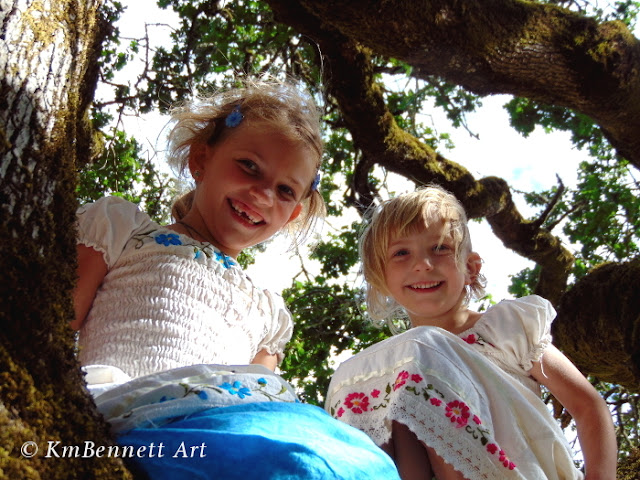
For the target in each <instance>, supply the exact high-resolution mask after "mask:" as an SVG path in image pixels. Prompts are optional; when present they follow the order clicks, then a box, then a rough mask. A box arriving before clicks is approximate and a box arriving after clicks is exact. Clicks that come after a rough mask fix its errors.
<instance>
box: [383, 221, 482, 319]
mask: <svg viewBox="0 0 640 480" xmlns="http://www.w3.org/2000/svg"><path fill="white" fill-rule="evenodd" d="M444 228H445V226H444V223H442V222H439V223H436V224H433V225H431V226H430V227H429V228H425V227H423V226H418V227H416V228H415V229H410V230H409V231H408V232H406V233H405V234H404V235H402V236H398V237H396V238H393V239H391V241H390V242H389V245H388V248H387V252H386V257H385V268H384V279H385V284H386V287H387V290H388V293H389V294H390V295H391V296H392V297H393V298H394V299H395V301H396V302H398V303H399V304H400V305H402V306H403V307H404V308H405V310H406V311H407V314H408V315H409V318H410V319H411V323H412V324H413V325H414V326H419V325H434V326H440V327H442V328H448V327H450V325H451V324H452V322H453V321H454V317H455V316H456V315H457V314H458V313H459V312H460V310H461V309H462V308H463V307H464V299H465V295H466V291H465V286H466V285H469V284H470V283H471V280H472V276H473V274H474V269H475V268H477V259H476V257H477V254H475V253H469V254H468V255H467V258H466V259H465V264H466V268H464V269H461V268H460V267H459V265H458V263H457V262H456V255H455V249H456V245H455V244H454V242H453V240H452V238H451V237H450V236H449V235H447V234H444V236H443V233H444ZM475 273H476V274H477V272H475Z"/></svg>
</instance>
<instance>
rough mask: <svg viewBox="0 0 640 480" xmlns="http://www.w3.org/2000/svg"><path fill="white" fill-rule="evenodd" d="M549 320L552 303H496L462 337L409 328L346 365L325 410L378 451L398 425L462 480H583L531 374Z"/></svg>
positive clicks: (526, 300) (532, 300)
mask: <svg viewBox="0 0 640 480" xmlns="http://www.w3.org/2000/svg"><path fill="white" fill-rule="evenodd" d="M554 317H555V311H554V310H553V308H552V307H551V305H550V304H549V302H547V301H546V300H544V299H542V298H540V297H537V296H529V297H524V298H521V299H518V300H508V301H503V302H501V303H499V304H498V305H496V306H494V307H492V308H491V309H489V310H488V311H487V312H486V313H484V315H483V316H482V317H481V318H480V319H479V320H478V321H477V322H476V324H475V325H474V327H473V328H471V329H470V330H467V331H466V332H463V333H462V334H460V335H458V336H456V335H453V334H451V333H449V332H447V331H445V330H442V329H440V328H436V327H416V328H412V329H411V330H409V331H407V332H405V333H402V334H400V335H397V336H395V337H392V338H390V339H387V340H384V341H383V342H380V343H378V344H376V345H374V346H372V347H369V348H367V349H366V350H364V351H362V352H360V353H358V354H357V355H355V356H354V357H353V358H351V359H349V360H347V361H346V362H344V363H342V364H341V365H340V367H339V368H338V369H337V371H336V373H335V374H334V376H333V378H332V381H331V384H330V386H329V392H328V394H327V399H326V403H325V406H326V409H327V410H328V411H329V413H330V414H331V415H332V416H334V417H335V418H339V419H340V420H342V421H344V422H346V423H348V424H350V425H353V426H355V427H357V428H359V429H360V430H363V431H364V432H365V433H367V434H368V435H369V436H370V437H371V438H372V439H373V440H374V442H375V443H376V444H378V445H382V444H384V443H386V442H388V441H389V439H390V437H391V423H392V421H397V422H400V423H402V424H404V425H406V426H408V427H409V428H410V429H411V430H412V431H413V432H414V433H415V434H416V435H417V437H418V438H419V439H420V440H421V441H423V442H424V443H425V444H426V445H428V446H430V447H432V448H434V449H435V450H436V452H438V454H439V455H440V456H441V457H442V458H443V459H444V460H445V461H446V462H447V463H449V464H451V465H453V467H454V468H455V469H456V470H458V471H460V472H462V474H463V475H464V476H465V477H466V478H470V479H496V478H519V479H547V478H548V479H580V478H582V473H581V472H580V471H579V470H577V469H576V468H575V466H574V464H573V460H572V452H571V449H570V447H569V445H568V443H567V441H566V439H565V437H564V435H563V433H562V431H561V429H560V428H559V426H558V424H557V422H556V421H555V419H554V418H553V416H552V415H551V413H550V412H549V410H548V408H547V406H546V405H545V404H544V403H543V402H542V400H541V399H540V390H539V385H538V384H537V382H536V381H535V380H534V379H533V378H532V377H530V376H529V375H528V373H527V371H528V370H530V369H531V368H532V366H533V365H532V362H533V361H540V359H541V357H542V353H543V351H544V348H545V347H546V346H547V345H549V343H550V341H551V336H550V333H549V331H550V326H551V321H552V320H553V318H554ZM543 368H544V363H543Z"/></svg>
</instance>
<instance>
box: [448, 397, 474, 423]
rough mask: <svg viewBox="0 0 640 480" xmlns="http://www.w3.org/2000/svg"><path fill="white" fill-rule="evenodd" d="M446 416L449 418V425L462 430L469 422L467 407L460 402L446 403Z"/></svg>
mask: <svg viewBox="0 0 640 480" xmlns="http://www.w3.org/2000/svg"><path fill="white" fill-rule="evenodd" d="M445 410H446V412H447V413H446V416H447V417H449V419H450V420H451V423H455V424H456V427H458V428H462V427H464V426H466V425H467V421H468V420H469V416H470V413H469V407H468V406H467V405H466V404H465V403H464V402H461V401H460V400H453V401H452V402H449V403H447V407H446V409H445Z"/></svg>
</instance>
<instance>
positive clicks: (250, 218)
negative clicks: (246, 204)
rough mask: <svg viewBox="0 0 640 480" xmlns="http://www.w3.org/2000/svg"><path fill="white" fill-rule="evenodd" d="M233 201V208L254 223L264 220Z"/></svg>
mask: <svg viewBox="0 0 640 480" xmlns="http://www.w3.org/2000/svg"><path fill="white" fill-rule="evenodd" d="M230 203H231V208H233V209H234V210H235V211H236V212H237V213H239V214H240V215H242V216H243V217H245V218H246V219H247V220H249V221H250V222H251V223H253V224H254V225H257V224H258V223H261V222H262V219H261V218H256V217H254V216H252V215H250V214H249V213H247V212H245V211H244V210H241V209H240V207H238V206H237V205H236V204H235V203H233V202H230Z"/></svg>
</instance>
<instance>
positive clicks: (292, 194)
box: [278, 185, 296, 198]
mask: <svg viewBox="0 0 640 480" xmlns="http://www.w3.org/2000/svg"><path fill="white" fill-rule="evenodd" d="M278 189H279V190H280V192H281V193H282V194H283V195H285V196H287V197H292V198H295V197H296V192H294V191H293V189H292V188H291V187H289V186H287V185H280V186H279V187H278Z"/></svg>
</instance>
